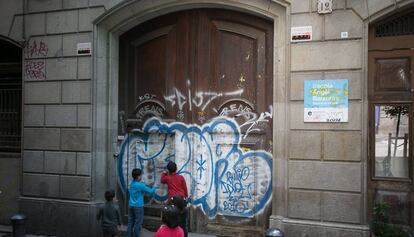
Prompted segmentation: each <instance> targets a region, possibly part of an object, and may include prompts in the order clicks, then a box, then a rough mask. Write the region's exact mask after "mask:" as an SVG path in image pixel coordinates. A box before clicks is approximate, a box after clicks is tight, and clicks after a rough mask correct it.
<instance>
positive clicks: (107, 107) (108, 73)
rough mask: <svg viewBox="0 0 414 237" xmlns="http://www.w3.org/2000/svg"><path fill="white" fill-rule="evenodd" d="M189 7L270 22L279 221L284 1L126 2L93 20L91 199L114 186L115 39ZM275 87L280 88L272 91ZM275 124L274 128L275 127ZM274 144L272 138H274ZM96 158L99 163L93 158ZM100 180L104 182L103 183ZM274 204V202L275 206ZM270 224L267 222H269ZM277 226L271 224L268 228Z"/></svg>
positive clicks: (281, 212)
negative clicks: (253, 17) (271, 29)
mask: <svg viewBox="0 0 414 237" xmlns="http://www.w3.org/2000/svg"><path fill="white" fill-rule="evenodd" d="M194 8H220V9H229V10H235V11H241V12H246V13H249V14H253V15H258V16H261V17H264V18H267V19H269V20H271V21H273V25H274V31H273V32H274V35H273V39H274V42H273V61H274V62H275V63H274V64H273V103H272V106H273V108H274V110H273V113H274V116H273V128H274V132H273V137H275V136H276V134H277V141H278V142H277V143H275V144H273V149H272V152H273V170H274V171H275V172H274V173H273V177H272V180H273V183H272V186H273V188H272V189H273V197H272V204H273V205H272V207H273V210H272V215H278V216H284V213H285V212H286V211H285V209H284V206H285V205H284V203H283V200H284V199H285V198H284V196H285V170H286V163H285V157H286V154H285V152H286V149H285V146H286V145H285V141H286V140H287V126H286V113H287V111H286V110H287V105H286V104H287V102H286V101H287V95H286V90H285V89H284V88H286V86H287V78H288V76H287V74H288V64H287V59H288V58H289V57H288V55H289V47H288V42H287V37H286V32H287V28H288V27H289V26H288V25H287V24H288V22H289V21H288V16H287V12H288V10H287V9H288V8H289V2H288V1H284V0H276V1H265V0H260V1H254V2H252V1H249V0H242V1H237V2H235V1H231V0H225V1H222V0H221V1H218V0H214V1H209V2H208V3H206V2H205V1H178V0H168V1H159V2H158V1H157V2H154V1H127V2H125V3H121V4H120V5H118V6H116V7H115V8H113V9H112V10H111V11H109V12H107V13H106V14H104V15H103V16H101V17H99V18H98V19H97V20H96V21H95V26H94V32H95V36H94V45H95V49H94V50H95V52H94V64H93V74H94V96H95V99H94V131H95V132H94V134H93V143H94V147H93V156H94V159H93V160H94V165H93V166H94V177H95V178H94V180H93V183H94V190H95V192H94V193H93V195H94V198H95V199H98V198H99V197H103V192H104V190H105V188H106V187H108V186H111V187H114V186H115V185H116V175H115V174H116V169H115V166H114V162H113V159H112V157H113V154H114V153H115V152H116V151H115V149H114V147H116V145H117V130H118V125H117V124H118V78H119V65H118V63H119V58H118V55H119V35H121V34H122V33H124V32H126V31H128V30H130V29H131V28H133V27H134V26H136V25H139V24H140V23H142V22H145V21H147V20H149V19H152V18H155V17H156V16H160V15H164V14H167V13H171V12H176V11H181V10H187V9H194ZM276 88H279V89H276ZM276 124H277V126H275V125H276ZM273 140H276V139H273ZM97 158H99V159H97ZM102 177H107V178H106V179H103V178H102ZM276 201H277V202H279V203H276ZM271 219H272V218H271ZM275 224H276V223H271V224H270V225H271V226H273V225H275Z"/></svg>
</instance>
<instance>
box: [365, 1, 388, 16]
mask: <svg viewBox="0 0 414 237" xmlns="http://www.w3.org/2000/svg"><path fill="white" fill-rule="evenodd" d="M367 1H368V12H369V14H370V15H373V14H375V13H377V12H379V11H381V10H384V9H385V8H387V7H390V6H393V5H394V4H395V0H367Z"/></svg>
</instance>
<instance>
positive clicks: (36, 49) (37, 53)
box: [25, 40, 49, 58]
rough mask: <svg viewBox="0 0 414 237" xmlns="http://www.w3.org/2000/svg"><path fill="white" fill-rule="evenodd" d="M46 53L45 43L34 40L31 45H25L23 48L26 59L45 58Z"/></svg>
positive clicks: (47, 49)
mask: <svg viewBox="0 0 414 237" xmlns="http://www.w3.org/2000/svg"><path fill="white" fill-rule="evenodd" d="M48 51H49V48H48V47H47V45H46V43H45V42H43V41H39V42H37V41H36V40H33V41H32V42H31V43H29V44H27V46H26V48H25V56H26V58H32V57H46V56H47V52H48Z"/></svg>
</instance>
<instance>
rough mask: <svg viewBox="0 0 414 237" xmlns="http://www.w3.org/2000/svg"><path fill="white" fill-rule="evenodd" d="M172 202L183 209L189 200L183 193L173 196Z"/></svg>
mask: <svg viewBox="0 0 414 237" xmlns="http://www.w3.org/2000/svg"><path fill="white" fill-rule="evenodd" d="M170 203H171V204H173V205H175V206H176V207H177V208H178V209H179V210H180V211H183V210H184V209H185V207H186V206H187V202H186V201H185V200H184V198H183V197H182V196H181V195H175V196H174V197H172V198H171V202H170Z"/></svg>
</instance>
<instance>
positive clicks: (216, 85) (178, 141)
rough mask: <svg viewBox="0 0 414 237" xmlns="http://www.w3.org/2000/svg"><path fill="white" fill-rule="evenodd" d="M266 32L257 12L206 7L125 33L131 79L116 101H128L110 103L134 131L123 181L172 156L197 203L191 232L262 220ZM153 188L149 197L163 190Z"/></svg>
mask: <svg viewBox="0 0 414 237" xmlns="http://www.w3.org/2000/svg"><path fill="white" fill-rule="evenodd" d="M272 37H273V25H272V23H270V22H268V21H266V20H264V19H260V18H257V17H254V16H249V15H246V14H243V13H237V12H232V11H223V10H214V9H200V10H191V11H184V12H179V13H174V14H171V15H167V16H162V17H160V18H158V19H155V20H151V21H150V22H147V23H144V24H142V25H140V26H138V27H137V29H134V30H132V31H131V32H129V33H127V34H126V35H124V36H123V37H122V39H123V41H122V42H125V43H129V44H130V45H132V46H131V47H132V48H133V50H134V56H133V57H131V56H129V57H128V56H126V57H127V58H128V60H127V61H128V62H126V64H127V65H128V67H127V69H125V71H127V72H131V71H133V73H132V74H133V76H130V77H129V81H128V83H122V82H121V85H122V87H121V86H120V90H122V89H123V90H126V91H129V92H128V102H122V103H124V104H129V106H125V105H121V104H120V105H119V107H120V108H122V109H125V110H128V112H127V114H128V119H129V121H130V123H129V124H130V127H131V128H138V129H140V130H141V132H142V133H137V132H133V133H130V134H129V136H128V139H127V140H128V143H127V142H126V141H125V142H124V143H123V145H122V149H121V150H122V152H121V157H122V158H121V159H120V163H119V164H120V167H121V168H120V169H119V170H120V171H119V172H120V173H123V174H124V175H122V177H121V178H122V179H123V180H124V181H123V184H122V185H124V186H125V180H128V177H127V176H126V173H127V172H128V169H130V168H131V167H132V166H139V167H142V168H143V169H144V172H146V173H147V174H148V175H145V177H144V181H148V182H154V181H155V182H158V180H157V175H158V173H159V172H161V170H162V169H163V164H164V163H165V162H166V161H167V160H175V162H176V163H177V164H178V166H179V172H181V173H182V174H183V175H184V176H185V177H186V180H187V182H188V187H189V190H191V191H190V192H191V197H192V198H193V204H194V205H195V206H196V207H197V208H198V210H197V211H191V213H190V216H191V218H190V220H192V221H193V224H192V225H191V227H192V229H193V230H194V231H201V232H208V231H209V230H208V229H209V228H210V227H211V225H217V224H218V225H220V224H225V225H227V224H234V223H235V222H238V221H240V220H243V221H244V223H249V225H251V226H253V227H252V228H260V229H261V228H262V227H265V226H266V224H267V220H268V216H269V215H270V207H269V205H268V203H270V202H269V200H270V198H271V193H272V185H271V178H272V176H271V172H272V165H271V162H272V161H271V160H272V159H271V156H272V155H271V154H272V150H271V149H272V147H271V146H272V143H271V140H272V112H273V111H272V88H273V82H272V78H273V73H272V68H273V65H272V55H273V53H272V50H273V45H272ZM123 52H124V55H128V53H130V52H128V50H124V51H123ZM121 57H122V56H121ZM131 62H132V63H131ZM125 71H124V72H123V74H122V75H128V73H126V72H125ZM129 74H131V73H129ZM126 77H128V76H126ZM131 78H132V79H131ZM131 85H133V87H132V88H133V89H132V88H131V87H130V86H131ZM121 88H122V89H121ZM120 94H121V91H120ZM130 94H133V95H134V96H133V98H132V99H131V96H130ZM120 101H124V99H122V100H120ZM137 103H138V105H137ZM134 106H135V107H134ZM131 108H134V109H135V111H133V112H131V111H130V110H131ZM151 116H156V117H158V118H159V119H158V120H157V121H155V120H148V119H149V118H150V117H151ZM138 117H139V118H138ZM137 118H138V119H137ZM134 120H138V121H137V122H136V123H133V121H134ZM146 121H150V122H148V123H145V122H146ZM154 133H155V134H154ZM156 134H158V135H156ZM155 138H159V139H158V140H156V142H154V141H155V140H154V139H155ZM131 144H133V145H131ZM134 144H135V145H134ZM149 147H151V150H150V148H149ZM131 156H132V159H131ZM122 160H123V161H122ZM134 162H135V163H134ZM125 167H127V168H125ZM125 169H127V170H125ZM121 183H122V182H121ZM160 187H162V188H160V189H159V191H158V193H157V195H158V196H156V200H157V201H162V200H163V198H164V196H163V195H164V194H165V191H166V190H165V187H164V186H162V185H161V184H160ZM200 210H202V211H200ZM259 210H260V211H259ZM258 212H260V214H258ZM208 226H209V227H208ZM211 228H213V227H211ZM211 228H210V229H211ZM213 229H214V228H213ZM261 231H262V229H261Z"/></svg>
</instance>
